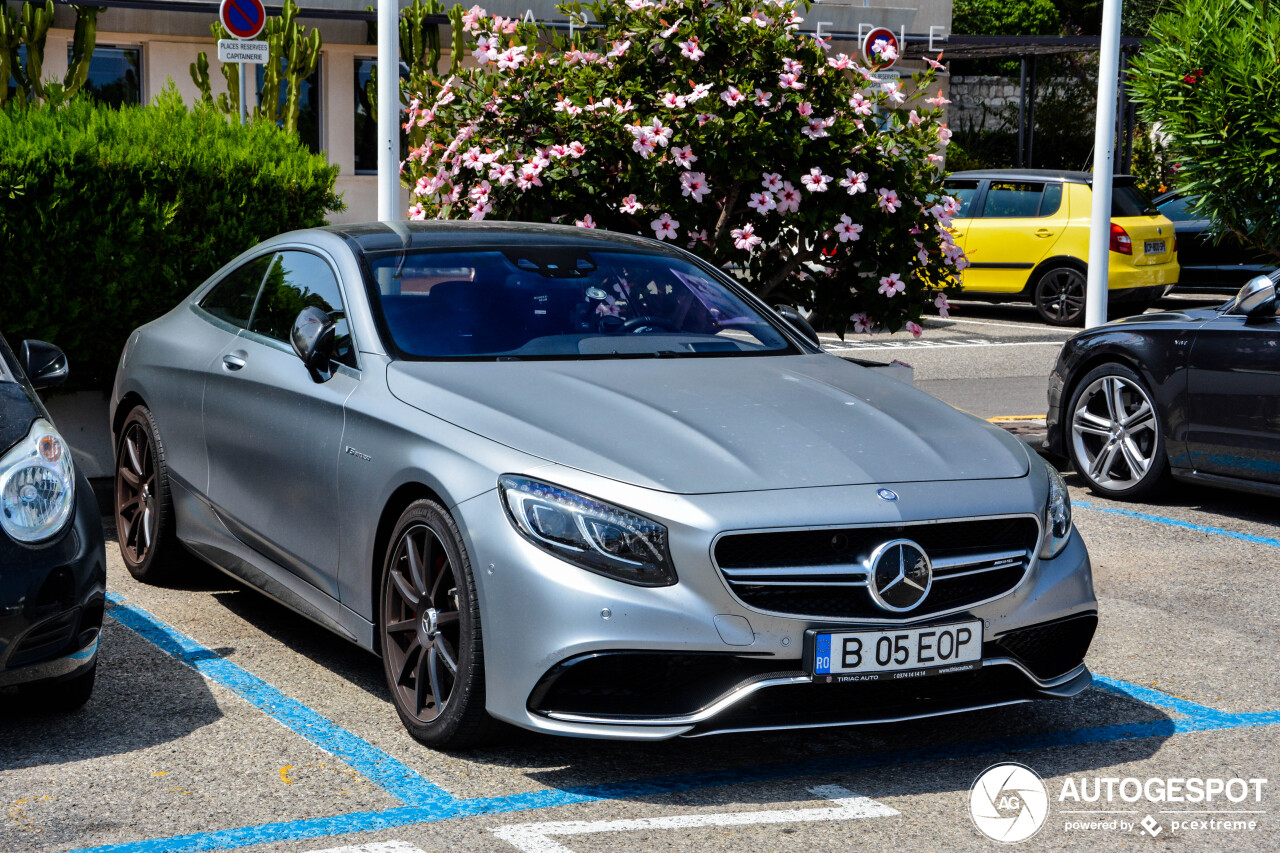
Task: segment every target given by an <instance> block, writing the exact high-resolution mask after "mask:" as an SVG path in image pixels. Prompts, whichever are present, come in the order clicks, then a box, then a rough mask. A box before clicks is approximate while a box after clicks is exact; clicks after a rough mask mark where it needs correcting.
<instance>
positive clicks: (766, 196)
mask: <svg viewBox="0 0 1280 853" xmlns="http://www.w3.org/2000/svg"><path fill="white" fill-rule="evenodd" d="M747 207H750V208H752V209H753V210H756V211H758V212H759V213H760V215H761V216H764V215H766V214H767V213H768V212H769V211H771V210H775V209H776V208H777V207H778V203H777V202H776V201H775V200H774V198H773V193H771V192H769V191H768V190H765V191H764V192H758V193H752V194H751V201H749V202H747Z"/></svg>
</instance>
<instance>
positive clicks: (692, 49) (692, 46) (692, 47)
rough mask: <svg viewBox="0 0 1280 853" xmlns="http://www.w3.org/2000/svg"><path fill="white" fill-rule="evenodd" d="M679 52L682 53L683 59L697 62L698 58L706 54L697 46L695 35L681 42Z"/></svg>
mask: <svg viewBox="0 0 1280 853" xmlns="http://www.w3.org/2000/svg"><path fill="white" fill-rule="evenodd" d="M680 53H682V54H683V55H684V57H685V59H688V60H691V61H693V62H697V61H698V60H699V59H701V58H702V57H704V56H706V55H707V54H706V51H704V50H703V49H702V48H700V47H698V38H697V36H695V37H693V38H691V39H689V40H688V41H685V42H681V43H680Z"/></svg>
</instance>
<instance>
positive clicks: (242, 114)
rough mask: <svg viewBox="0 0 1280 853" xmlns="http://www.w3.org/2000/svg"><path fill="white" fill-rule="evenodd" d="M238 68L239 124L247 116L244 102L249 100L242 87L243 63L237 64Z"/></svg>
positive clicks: (246, 92)
mask: <svg viewBox="0 0 1280 853" xmlns="http://www.w3.org/2000/svg"><path fill="white" fill-rule="evenodd" d="M237 64H238V65H239V66H240V123H241V124H244V123H245V117H246V116H247V115H248V112H249V111H248V108H247V107H246V106H245V102H246V101H248V100H249V93H248V91H246V90H245V87H244V63H243V62H240V63H237Z"/></svg>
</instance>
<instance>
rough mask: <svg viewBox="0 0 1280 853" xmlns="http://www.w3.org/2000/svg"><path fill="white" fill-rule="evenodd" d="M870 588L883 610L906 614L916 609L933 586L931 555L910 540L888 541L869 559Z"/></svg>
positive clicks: (868, 580) (873, 597) (872, 598)
mask: <svg viewBox="0 0 1280 853" xmlns="http://www.w3.org/2000/svg"><path fill="white" fill-rule="evenodd" d="M867 568H868V569H869V575H870V576H869V577H868V579H867V589H868V590H869V591H870V592H871V600H872V601H874V602H875V603H876V605H877V606H879V607H880V608H881V609H883V610H888V611H890V612H892V613H905V612H906V611H908V610H913V609H915V608H916V607H917V606H918V605H919V604H920V602H922V601H924V599H925V596H927V595H928V594H929V588H930V587H931V586H933V566H932V565H931V564H930V563H929V555H928V554H926V553H925V552H924V549H923V548H921V547H920V546H919V545H917V544H916V543H914V542H912V541H911V540H910V539H894V540H892V541H889V542H885V543H884V544H883V545H880V546H879V547H877V548H876V549H875V550H874V551H872V552H871V556H870V557H868V558H867Z"/></svg>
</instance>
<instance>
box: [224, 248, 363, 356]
mask: <svg viewBox="0 0 1280 853" xmlns="http://www.w3.org/2000/svg"><path fill="white" fill-rule="evenodd" d="M310 307H315V308H319V309H320V310H321V311H324V312H325V313H326V314H328V315H329V316H330V317H332V318H333V321H334V322H335V323H337V325H338V330H337V344H338V347H337V352H338V356H337V360H338V361H339V362H341V363H342V364H345V365H347V366H348V367H355V366H356V357H355V350H354V349H353V347H352V346H351V329H350V327H349V326H348V325H347V310H346V307H345V306H344V305H343V304H342V295H341V292H340V291H339V289H338V279H337V278H336V277H335V276H334V274H333V270H332V269H331V268H330V267H329V264H328V263H326V262H325V261H324V259H323V258H321V257H320V256H319V255H313V254H311V253H310V252H300V251H288V252H281V253H280V254H278V255H276V256H275V259H274V260H273V261H272V262H271V269H270V270H268V271H267V280H266V282H265V283H264V284H263V286H262V296H261V297H260V298H259V299H258V308H257V310H256V311H255V312H254V314H253V321H252V323H251V324H250V325H249V331H251V332H257V333H258V334H260V335H264V336H266V337H268V338H273V339H275V340H277V341H282V342H283V343H286V344H287V343H289V334H290V332H292V331H293V321H294V320H296V319H297V318H298V312H300V311H301V310H302V309H303V308H310Z"/></svg>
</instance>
